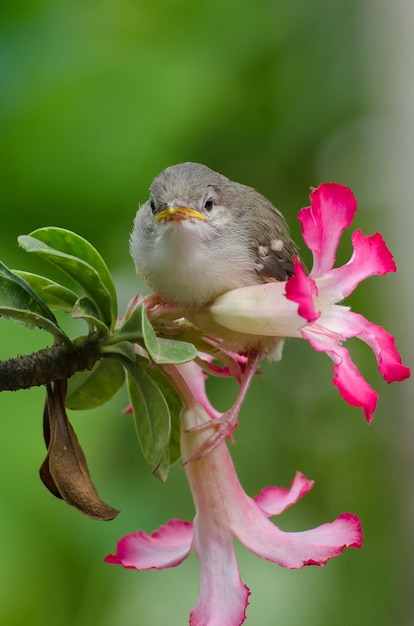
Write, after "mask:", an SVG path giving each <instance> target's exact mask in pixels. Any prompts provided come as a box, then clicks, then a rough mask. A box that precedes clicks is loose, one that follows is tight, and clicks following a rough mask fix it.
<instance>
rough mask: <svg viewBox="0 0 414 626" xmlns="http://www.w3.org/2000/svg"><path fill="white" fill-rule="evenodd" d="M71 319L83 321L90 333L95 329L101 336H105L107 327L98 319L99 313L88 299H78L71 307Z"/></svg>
mask: <svg viewBox="0 0 414 626" xmlns="http://www.w3.org/2000/svg"><path fill="white" fill-rule="evenodd" d="M72 317H74V318H80V319H84V320H85V321H86V322H87V323H88V325H89V327H90V329H91V331H92V332H93V330H94V328H96V329H97V330H98V331H99V332H100V333H101V334H103V335H106V334H107V332H108V330H109V329H108V326H106V324H104V323H103V322H102V321H101V320H100V319H99V313H98V311H97V309H96V307H95V305H94V303H93V302H92V300H89V298H86V297H83V298H79V300H78V301H77V302H76V303H75V306H74V307H73V311H72Z"/></svg>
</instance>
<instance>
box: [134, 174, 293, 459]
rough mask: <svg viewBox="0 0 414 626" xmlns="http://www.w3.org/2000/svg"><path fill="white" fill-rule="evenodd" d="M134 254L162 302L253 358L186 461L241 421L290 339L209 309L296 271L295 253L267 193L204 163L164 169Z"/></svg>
mask: <svg viewBox="0 0 414 626" xmlns="http://www.w3.org/2000/svg"><path fill="white" fill-rule="evenodd" d="M130 251H131V255H132V257H133V259H134V262H135V267H136V270H137V272H138V274H140V276H141V277H142V278H143V280H144V281H145V282H146V283H147V284H148V285H149V286H150V287H151V288H152V289H153V290H154V291H155V293H156V294H157V295H158V296H161V298H162V299H164V300H167V301H169V302H172V303H174V304H176V305H178V306H179V307H181V308H184V309H185V315H186V317H187V318H188V319H189V320H190V321H191V322H193V324H195V325H196V326H197V327H198V328H200V329H201V330H202V331H203V333H205V334H206V335H210V336H212V337H215V338H216V339H217V340H219V341H221V345H222V347H223V348H224V349H228V350H233V351H236V352H245V353H247V355H248V359H247V363H246V368H245V373H244V376H243V379H242V382H241V386H240V390H239V393H238V395H237V398H236V401H235V403H234V404H233V406H232V407H231V409H229V410H228V411H227V412H226V413H224V414H223V415H222V416H221V417H220V418H217V419H214V420H209V421H208V422H206V424H204V425H202V426H201V427H197V430H202V429H205V428H206V429H210V428H212V429H213V430H214V432H213V434H212V435H211V436H210V437H209V438H208V439H207V440H206V441H205V443H204V444H203V445H202V446H201V447H200V449H199V450H197V451H196V452H195V453H193V454H192V455H191V457H190V458H189V459H186V462H189V461H195V460H197V459H199V458H201V457H203V456H205V455H206V454H208V453H209V452H211V451H212V450H214V448H215V447H216V446H217V445H218V444H219V443H220V442H221V441H222V440H223V439H224V438H225V437H226V436H227V435H228V434H229V433H230V432H231V431H232V429H233V428H234V427H235V425H236V424H237V417H238V413H239V410H240V406H241V404H242V402H243V400H244V397H245V395H246V392H247V389H248V387H249V384H250V381H251V380H252V377H253V375H254V373H255V371H256V368H257V366H258V364H259V361H260V359H261V358H262V357H263V356H264V355H265V354H267V356H268V357H269V358H271V359H278V358H280V355H281V349H282V346H283V338H278V337H259V336H256V335H248V334H244V333H236V332H233V331H230V330H228V329H226V328H224V327H223V326H220V325H219V324H217V323H216V322H215V321H214V319H213V318H212V316H211V314H210V311H209V307H208V304H209V303H211V302H212V301H213V300H214V299H215V298H217V297H218V296H220V295H221V294H223V293H225V292H226V291H230V290H231V289H237V288H238V287H247V286H250V285H257V284H259V283H263V282H269V281H284V280H286V279H287V278H288V277H289V276H291V275H292V274H293V257H294V255H295V254H296V248H295V245H294V244H293V242H292V241H291V239H290V235H289V230H288V227H287V224H286V222H285V220H284V218H283V216H282V214H281V213H280V212H279V211H278V210H277V209H276V208H275V207H274V206H273V205H272V204H271V203H270V202H269V201H268V200H266V198H265V197H264V196H262V195H261V194H260V193H258V192H257V191H255V190H254V189H252V188H251V187H246V186H245V185H241V184H240V183H235V182H232V181H230V180H229V179H228V178H226V177H225V176H222V175H221V174H218V173H217V172H214V171H213V170H211V169H210V168H208V167H206V166H205V165H201V164H199V163H181V164H180V165H173V166H172V167H168V168H167V169H166V170H164V171H163V172H161V174H159V175H158V176H157V177H156V178H155V179H154V181H153V183H152V185H151V188H150V198H149V200H148V201H147V202H146V203H145V204H144V205H143V206H142V207H141V208H140V209H139V211H138V213H137V215H136V218H135V221H134V228H133V231H132V233H131V238H130Z"/></svg>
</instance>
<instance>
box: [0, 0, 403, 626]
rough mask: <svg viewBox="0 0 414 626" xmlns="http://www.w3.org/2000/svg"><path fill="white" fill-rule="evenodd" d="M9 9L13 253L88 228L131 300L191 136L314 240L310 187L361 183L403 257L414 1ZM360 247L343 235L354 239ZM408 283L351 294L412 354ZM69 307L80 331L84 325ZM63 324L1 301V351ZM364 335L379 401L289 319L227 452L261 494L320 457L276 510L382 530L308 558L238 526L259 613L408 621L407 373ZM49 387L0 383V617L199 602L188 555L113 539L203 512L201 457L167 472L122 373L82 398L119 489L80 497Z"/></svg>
mask: <svg viewBox="0 0 414 626" xmlns="http://www.w3.org/2000/svg"><path fill="white" fill-rule="evenodd" d="M400 5H402V3H401V2H396V3H395V4H394V3H393V6H395V7H398V6H400ZM0 11H1V23H0V50H1V52H0V72H1V74H0V76H1V99H0V137H1V153H0V160H1V162H0V171H1V174H2V185H1V196H0V210H1V212H0V215H1V217H2V225H1V234H0V242H1V246H0V252H1V254H0V258H1V260H2V261H3V262H5V263H6V264H7V265H9V266H10V267H14V268H19V269H27V270H31V271H38V272H50V270H49V268H48V267H45V265H43V264H42V263H41V262H40V261H37V260H33V259H32V258H31V257H29V256H28V255H27V254H25V253H24V252H23V251H21V250H19V249H18V247H17V244H16V238H17V236H18V235H19V234H26V233H29V232H30V231H31V230H33V229H35V228H37V227H40V226H46V225H55V226H61V227H66V228H69V229H72V230H75V231H76V232H78V233H79V234H80V235H82V236H84V237H86V238H87V239H89V240H90V241H91V242H92V243H93V244H94V245H95V246H96V247H97V248H98V249H99V250H100V252H101V253H102V254H103V256H104V258H105V259H106V261H107V263H108V265H109V267H110V269H111V271H112V272H113V274H114V276H115V280H116V284H117V288H118V291H119V297H120V302H121V310H122V309H123V308H124V307H125V305H126V303H127V302H128V300H129V299H130V298H131V297H132V296H133V295H134V294H135V293H136V292H137V291H138V290H140V289H142V286H141V285H140V284H139V282H138V280H137V278H136V276H135V275H134V269H133V265H132V262H131V260H130V258H129V255H128V246H127V241H128V235H129V231H130V228H131V224H132V219H133V217H134V214H135V211H136V209H137V206H138V203H140V202H143V201H145V199H146V197H147V189H148V187H149V185H150V183H151V181H152V179H153V177H154V176H155V175H156V174H157V173H158V172H159V171H161V170H162V169H163V168H164V167H166V166H168V165H171V164H174V163H179V162H181V161H186V160H193V161H200V162H202V163H206V164H207V165H209V166H210V167H212V168H214V169H216V170H218V171H220V172H222V173H224V174H226V175H227V176H229V177H230V178H233V179H234V180H238V181H240V182H244V183H246V184H249V185H252V186H254V187H256V188H257V189H259V190H260V191H261V192H262V193H264V194H265V195H266V196H267V197H269V198H270V199H272V200H273V202H274V203H275V204H276V205H277V206H278V207H279V208H280V209H281V210H282V211H283V212H284V214H285V216H286V217H287V219H288V221H289V223H290V225H291V230H292V234H293V238H294V239H295V240H296V241H298V242H300V241H301V238H300V230H299V227H298V223H297V220H296V214H297V211H298V209H299V208H301V207H302V206H305V205H306V204H307V202H308V194H309V187H310V186H312V185H313V186H317V185H318V184H319V183H321V182H324V181H328V180H334V181H335V182H338V183H342V184H345V185H348V186H350V187H352V189H353V190H354V192H355V193H356V195H357V198H358V200H359V204H360V207H361V210H360V212H359V213H358V216H357V220H356V224H355V228H356V227H360V228H362V229H363V230H364V231H365V232H369V233H371V232H375V231H377V230H379V231H381V232H383V233H384V236H385V238H386V240H387V241H388V243H389V244H390V247H391V249H392V251H393V252H394V254H395V257H396V261H397V263H398V264H399V265H400V266H402V276H404V264H405V263H406V262H407V264H406V267H407V268H408V262H409V259H411V258H412V248H411V246H412V236H411V237H410V236H409V235H408V234H407V233H408V232H411V231H410V230H409V229H408V228H407V226H405V225H404V224H405V222H404V220H405V219H406V218H407V216H408V215H409V213H410V210H409V207H408V205H407V206H406V208H405V209H404V208H403V206H404V201H403V199H402V198H407V197H410V198H411V197H412V195H411V196H410V194H409V192H408V188H409V186H410V184H411V177H412V173H411V172H410V171H409V168H407V170H405V171H404V169H401V168H399V167H398V164H399V163H402V162H403V157H402V153H401V151H400V149H399V148H400V145H401V144H400V141H402V143H404V145H408V143H409V142H408V139H407V136H406V134H405V132H404V129H403V130H402V132H401V125H398V124H400V122H401V119H402V117H401V116H399V119H398V120H397V121H398V124H397V121H396V120H395V119H394V117H393V116H394V114H395V112H396V110H397V109H398V106H395V105H396V102H397V105H398V102H399V101H398V98H397V97H395V98H394V99H393V98H392V97H389V94H390V93H391V94H394V95H395V94H397V93H398V86H399V85H400V86H401V85H403V81H402V82H401V84H400V83H399V82H398V78H396V73H395V72H394V66H393V61H392V58H391V53H390V52H389V50H390V48H391V47H392V42H393V41H397V40H398V36H399V35H397V33H398V32H399V31H398V28H399V25H401V24H404V16H403V14H402V13H401V15H397V16H396V15H394V14H393V15H391V17H392V18H395V19H393V20H392V21H391V22H392V23H391V24H390V22H389V19H390V14H389V12H388V10H387V9H386V4H385V3H384V2H379V3H374V2H373V0H366V1H365V2H364V1H363V0H338V1H337V2H332V1H331V0H315V1H314V2H312V3H310V2H305V1H303V0H302V1H300V0H290V1H289V2H286V1H285V2H283V1H280V2H276V1H275V0H256V1H252V0H251V1H250V2H248V1H247V0H241V1H240V2H227V3H226V2H223V1H222V0H209V1H208V2H207V1H205V0H199V1H197V2H193V1H189V0H187V1H184V0H181V1H177V2H174V1H171V0H170V1H169V0H163V1H160V0H153V1H152V2H142V1H141V2H140V1H139V0H137V1H135V2H134V1H133V0H101V1H97V0H95V1H94V0H82V1H80V0H71V1H70V2H69V1H68V0H66V1H65V0H60V1H57V0H53V1H52V0H32V1H30V0H26V1H24V0H23V1H22V2H19V3H13V2H4V3H3V4H2V8H1V9H0ZM403 32H404V31H403ZM402 36H403V35H401V37H402ZM401 50H402V48H401ZM387 51H388V52H387ZM401 58H405V60H406V62H407V65H408V66H409V64H410V63H409V61H407V59H406V57H404V55H403V54H401ZM387 77H388V78H387ZM387 80H389V81H390V82H389V83H387ZM391 83H392V84H393V89H390V90H388V89H387V87H388V85H390V84H391ZM402 89H404V85H403V88H402ZM402 93H404V91H402ZM404 110H406V109H404ZM407 110H408V108H407ZM403 114H404V112H403ZM403 114H402V115H403ZM404 162H405V163H406V161H404ZM397 170H398V171H397ZM401 182H403V184H402V185H401ZM402 190H403V191H402ZM410 193H411V192H410ZM401 194H402V195H401ZM404 194H405V195H404ZM397 200H398V201H397ZM410 219H412V218H411V217H410ZM411 225H412V223H410V228H411ZM404 233H405V234H404ZM401 241H403V242H405V243H406V244H407V252H405V251H404V249H403V248H402V247H401V245H400V242H401ZM408 246H410V250H409V253H410V254H411V256H409V254H408ZM349 254H350V244H349V238H348V242H347V243H346V244H345V245H343V246H342V247H341V249H340V254H339V261H340V262H345V261H346V260H347V259H348V258H349ZM304 256H305V257H306V253H304ZM306 260H307V261H308V262H309V260H310V259H309V258H308V257H306ZM411 264H412V260H411ZM400 276H401V275H400ZM408 279H409V280H410V279H411V276H410V275H409V276H408ZM411 282H412V279H411ZM404 285H405V287H406V285H407V283H404ZM405 287H403V282H402V280H401V278H398V276H397V277H396V276H387V277H385V278H373V279H370V281H368V283H367V284H364V285H363V286H362V287H360V288H359V289H358V290H357V293H356V294H355V295H353V296H352V298H351V299H350V303H351V304H352V306H353V307H354V309H355V310H357V311H360V312H361V313H363V314H364V315H366V316H367V317H368V318H369V319H371V320H372V321H374V322H376V323H378V324H384V325H385V326H386V327H387V328H388V330H389V331H390V332H391V333H393V334H395V335H396V337H397V343H398V345H399V346H400V348H401V349H402V353H403V356H404V360H405V362H406V363H407V364H408V365H410V359H411V363H412V339H411V334H412V333H410V331H409V327H408V320H407V318H406V317H405V315H404V313H403V311H404V309H403V306H402V304H403V298H405V304H407V303H408V302H409V300H408V299H407V295H404V293H405V292H406V291H407V290H406V289H405ZM409 298H411V296H409ZM65 323H66V324H68V322H67V321H66V322H65ZM72 324H73V325H72V326H68V325H67V326H66V328H68V330H69V332H71V333H72V334H73V333H74V334H76V332H79V333H81V332H83V326H81V325H79V326H75V325H74V322H73V323H72ZM79 324H80V323H79ZM48 341H49V337H48V336H46V334H44V333H42V332H41V331H29V330H27V329H25V328H23V327H20V326H17V325H15V324H13V323H12V322H10V321H5V320H2V321H1V325H0V358H2V359H3V358H7V357H9V356H15V355H17V354H21V353H28V352H31V351H33V350H35V349H38V348H41V347H43V346H44V345H45V343H46V342H48ZM350 348H351V350H352V354H353V357H354V360H355V361H356V362H357V363H358V365H359V366H360V368H361V370H362V371H363V373H364V374H365V375H366V377H367V379H368V380H369V381H370V382H371V384H372V385H373V386H374V387H375V388H376V389H377V390H378V391H379V392H380V401H379V406H378V410H377V413H376V415H375V420H374V423H373V424H372V425H370V426H368V425H367V424H366V423H365V421H364V418H363V415H362V412H361V411H359V410H357V409H355V408H352V407H350V406H348V405H346V404H345V402H344V401H343V400H342V399H341V398H340V397H339V394H338V393H337V391H336V389H335V388H334V387H333V385H332V384H331V377H332V373H331V363H330V362H329V359H327V358H326V357H325V356H324V355H321V354H316V353H313V351H312V350H311V348H310V347H309V346H308V345H305V342H300V341H293V340H292V341H289V342H288V343H287V345H286V348H285V353H284V358H283V361H282V362H281V363H279V364H273V365H272V366H268V365H267V364H265V365H264V366H263V372H264V373H265V375H264V376H261V377H257V378H256V380H255V381H254V384H253V387H252V389H251V392H250V394H249V397H248V399H247V401H246V403H245V406H244V408H243V411H242V414H241V426H240V428H239V429H238V430H237V431H236V441H237V445H236V446H233V447H232V453H233V456H234V459H235V464H236V467H237V469H238V472H239V476H240V479H241V481H242V484H243V485H244V487H245V488H246V490H247V492H248V493H250V494H252V495H253V494H255V493H257V492H258V491H259V490H260V489H261V488H262V487H263V486H265V485H268V484H277V485H280V486H288V484H289V483H290V481H291V479H292V478H293V475H294V473H295V471H296V470H300V471H302V472H303V473H304V474H306V475H307V476H308V477H309V478H312V479H314V480H315V481H316V485H315V487H314V490H313V492H311V493H310V494H309V495H308V496H307V497H306V498H305V499H304V500H303V501H301V502H300V503H299V504H297V505H296V506H295V507H294V508H293V509H292V510H291V511H289V512H287V513H285V514H284V516H282V517H281V518H280V520H278V524H280V526H281V527H282V528H284V529H286V530H294V529H306V528H309V527H311V526H315V525H318V524H320V523H323V522H325V521H329V520H332V519H334V518H335V517H336V516H337V515H339V514H340V513H342V512H344V511H351V512H353V513H356V514H357V515H359V516H360V517H361V519H362V522H363V528H364V532H365V540H364V548H363V550H362V551H357V550H348V551H346V552H345V553H344V554H343V555H342V556H341V557H340V558H338V559H335V560H333V561H331V562H329V563H328V565H327V566H326V567H325V568H306V569H304V570H301V571H287V570H283V569H281V568H278V567H277V566H275V565H272V564H270V563H267V562H264V561H261V560H259V559H257V558H255V557H253V555H251V554H250V553H248V552H247V551H246V550H245V549H244V548H242V547H240V549H239V548H238V552H239V556H240V566H241V572H242V579H243V581H244V582H245V583H246V584H247V585H248V586H249V587H250V588H251V590H252V596H251V598H250V606H249V608H248V613H247V615H248V617H247V621H246V623H247V624H252V625H253V624H254V625H259V624H260V625H261V626H274V625H276V624H283V626H296V625H297V624H306V625H307V626H325V625H326V626H333V625H335V626H345V625H349V624H352V625H353V626H366V625H367V624H369V625H370V624H376V626H390V625H391V624H392V625H396V624H398V625H402V624H404V625H407V626H408V624H412V623H414V610H413V606H412V604H413V601H412V600H411V597H412V595H411V594H412V589H411V586H412V580H413V571H412V564H411V562H412V560H413V559H412V557H413V553H412V545H413V539H412V534H411V533H412V529H413V518H414V516H413V505H412V504H411V503H412V485H411V484H410V476H412V473H413V458H412V451H411V446H410V443H409V442H410V441H411V440H410V439H409V437H411V436H412V427H411V426H410V421H409V420H410V418H411V412H410V406H411V403H410V394H411V392H410V391H408V389H412V385H411V383H410V382H408V383H405V386H404V385H403V386H401V385H398V384H397V385H394V386H391V387H388V386H386V385H385V383H384V382H383V381H382V380H381V377H380V375H379V374H378V372H377V370H376V365H375V361H374V358H373V356H372V354H371V353H370V351H369V350H368V349H366V346H363V345H360V344H359V343H358V342H357V341H354V342H350ZM209 389H210V390H211V393H212V394H213V396H212V397H214V399H215V403H216V405H217V406H218V408H220V409H222V410H224V408H226V407H228V406H229V405H230V404H231V402H232V401H233V398H234V394H235V392H236V387H235V385H233V384H232V383H231V382H230V383H226V382H223V381H216V380H212V381H210V382H209ZM43 400H44V391H43V390H42V389H32V390H28V391H22V392H19V393H13V394H12V393H3V394H2V395H1V397H0V412H1V420H0V441H1V443H0V493H1V498H2V512H1V516H0V530H1V535H0V553H1V555H2V556H1V559H0V624H2V625H3V624H4V625H5V626H27V625H30V626H45V625H48V624H53V625H54V626H90V625H91V624H94V625H95V624H97V625H99V626H126V625H127V624H128V625H129V624H137V625H140V626H141V625H142V626H144V625H145V626H158V625H161V624H162V625H164V624H171V625H172V626H176V625H177V626H178V625H181V624H186V623H188V613H189V611H190V609H191V608H192V607H193V606H194V604H195V602H196V597H197V589H198V565H197V562H196V559H195V557H194V555H193V556H192V557H191V559H189V560H188V561H186V562H185V563H184V564H182V565H181V566H180V567H179V568H177V569H174V570H169V571H164V572H153V571H151V572H144V573H137V572H133V571H128V570H123V569H122V568H120V567H115V566H110V565H107V564H105V563H104V562H103V558H104V556H105V555H106V554H108V553H109V552H113V551H114V549H115V545H116V542H117V540H118V539H119V538H120V537H121V536H123V535H124V534H126V533H129V532H132V531H133V530H135V529H144V530H146V531H147V532H151V531H152V530H154V529H155V528H157V527H158V526H159V525H161V524H163V523H164V522H166V521H167V520H168V519H169V518H171V517H181V518H185V519H192V517H193V505H192V501H191V496H190V493H189V490H188V487H187V484H186V480H185V476H184V472H183V471H182V470H181V469H180V468H179V467H175V468H173V470H172V472H171V477H170V479H169V481H168V482H167V483H166V484H160V483H159V482H158V481H157V480H156V479H155V478H153V477H152V476H151V475H150V473H149V470H148V468H147V467H146V465H145V463H144V462H143V460H142V457H141V453H140V450H139V446H138V443H137V441H136V438H135V436H134V426H133V423H132V420H131V418H130V416H125V415H123V414H122V409H123V408H124V407H125V405H126V402H127V400H126V395H125V393H124V392H122V393H119V394H118V395H117V396H116V397H115V398H114V399H113V400H112V401H111V402H110V403H109V404H108V405H106V406H105V407H103V408H102V409H99V410H96V411H93V412H92V411H91V412H85V413H78V414H74V413H72V414H71V419H72V421H73V423H74V426H75V428H76V430H77V432H78V435H79V438H80V440H81V443H82V444H83V447H84V449H85V452H86V454H87V457H88V462H89V465H90V469H91V473H92V476H93V478H94V481H95V483H96V485H97V487H98V490H99V492H100V494H101V496H102V497H103V498H104V499H105V500H107V501H108V502H110V503H111V504H112V505H114V506H116V507H117V508H120V509H121V511H122V513H121V515H120V516H119V517H118V518H117V519H116V520H115V521H113V522H111V523H98V522H94V521H91V520H89V519H86V518H84V517H82V516H81V515H80V514H79V513H78V512H77V511H75V510H72V509H71V508H70V507H68V506H66V505H64V504H63V503H62V502H60V501H58V500H56V499H54V498H53V497H52V496H51V494H49V493H48V492H47V491H46V489H44V487H43V486H42V484H41V483H40V480H39V479H38V474H37V472H38V467H39V466H40V464H41V462H42V460H43V458H44V454H45V451H44V446H43V441H42V434H41V417H42V405H43ZM223 626H226V625H223Z"/></svg>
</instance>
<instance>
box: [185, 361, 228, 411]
mask: <svg viewBox="0 0 414 626" xmlns="http://www.w3.org/2000/svg"><path fill="white" fill-rule="evenodd" d="M177 369H178V371H179V372H180V374H181V376H182V377H183V378H184V380H185V382H186V383H187V385H188V387H189V388H190V390H191V393H192V394H193V396H194V399H195V400H196V402H198V404H199V405H200V406H202V407H203V409H204V410H205V411H206V413H208V415H209V416H210V417H211V418H213V419H214V418H216V417H220V415H221V413H220V412H219V411H217V410H216V409H215V408H214V407H213V406H212V405H211V403H210V400H209V399H208V396H207V393H206V385H205V381H206V378H207V376H206V375H205V374H204V372H203V370H202V368H201V367H200V366H199V365H198V364H197V363H195V361H189V362H188V363H182V364H180V365H177Z"/></svg>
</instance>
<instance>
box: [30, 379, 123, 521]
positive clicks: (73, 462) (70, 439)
mask: <svg viewBox="0 0 414 626" xmlns="http://www.w3.org/2000/svg"><path fill="white" fill-rule="evenodd" d="M46 388H47V398H46V403H45V410H44V413H43V435H44V439H45V442H46V445H47V449H48V450H47V455H46V458H45V460H44V462H43V463H42V465H41V467H40V470H39V474H40V478H41V480H42V482H43V483H44V485H45V486H46V487H47V488H48V489H49V491H50V492H51V493H53V495H54V496H56V497H57V498H62V499H63V500H65V502H67V503H68V504H70V505H72V506H74V507H76V508H77V509H78V510H79V511H80V512H81V513H83V514H84V515H87V516H88V517H91V518H92V519H96V520H111V519H114V517H116V516H117V515H118V513H119V511H117V510H116V509H114V508H113V507H112V506H110V505H109V504H106V502H103V501H102V500H101V499H100V497H99V495H98V492H97V491H96V489H95V487H94V485H93V484H92V480H91V477H90V474H89V469H88V465H87V463H86V458H85V455H84V453H83V450H82V448H81V446H80V444H79V441H78V438H77V436H76V433H75V431H74V430H73V427H72V425H71V423H70V422H69V419H68V416H67V414H66V409H65V395H66V388H67V381H66V380H64V381H62V380H60V381H56V382H55V383H54V385H53V386H52V385H51V384H49V385H47V387H46Z"/></svg>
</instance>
